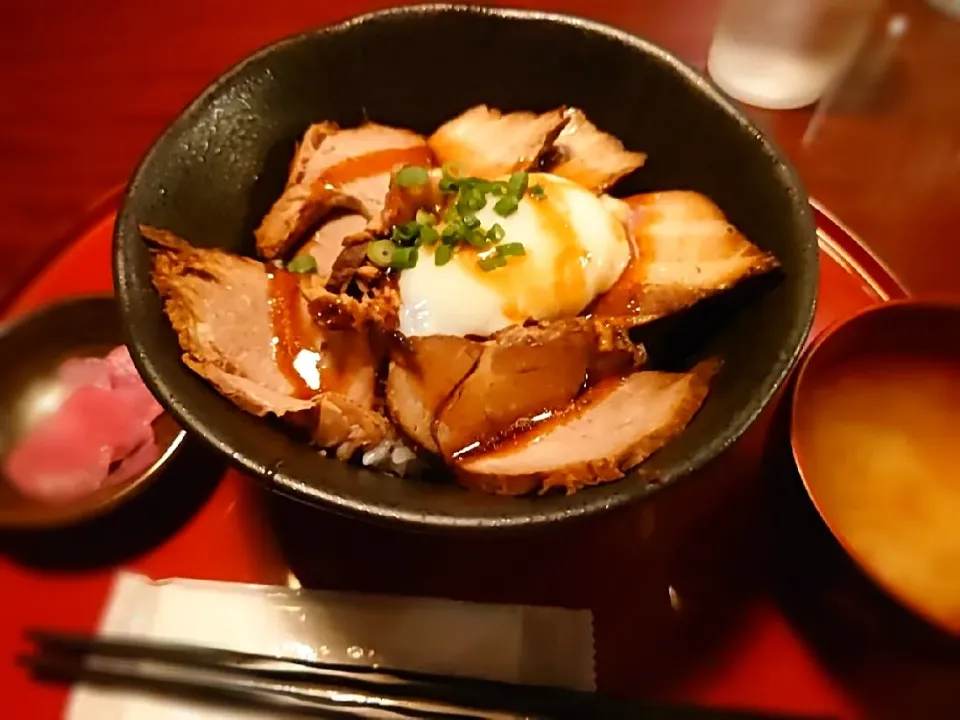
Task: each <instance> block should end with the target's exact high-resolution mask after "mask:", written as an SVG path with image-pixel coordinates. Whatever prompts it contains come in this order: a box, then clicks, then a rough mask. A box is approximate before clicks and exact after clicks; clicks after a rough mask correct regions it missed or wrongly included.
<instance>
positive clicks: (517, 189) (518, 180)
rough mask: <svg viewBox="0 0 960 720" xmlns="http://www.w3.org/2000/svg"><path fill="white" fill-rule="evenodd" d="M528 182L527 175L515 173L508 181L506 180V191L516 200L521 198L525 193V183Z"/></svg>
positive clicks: (528, 177)
mask: <svg viewBox="0 0 960 720" xmlns="http://www.w3.org/2000/svg"><path fill="white" fill-rule="evenodd" d="M529 181H530V175H529V173H525V172H515V173H513V175H511V176H510V179H509V180H507V190H508V191H509V193H510V194H511V195H513V196H515V197H517V198H519V197H522V196H523V193H524V192H526V189H527V183H528V182H529Z"/></svg>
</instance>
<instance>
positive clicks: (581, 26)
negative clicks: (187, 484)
mask: <svg viewBox="0 0 960 720" xmlns="http://www.w3.org/2000/svg"><path fill="white" fill-rule="evenodd" d="M477 103H487V104H489V105H492V106H494V107H498V108H501V109H505V110H511V109H530V110H540V111H544V110H547V109H550V108H554V107H556V106H558V105H563V104H568V105H576V106H579V107H581V108H583V109H584V110H585V111H586V113H587V114H588V116H589V117H590V118H591V119H592V120H593V121H594V122H595V123H597V125H599V126H600V127H601V128H603V129H605V130H607V131H609V132H612V133H613V134H614V135H616V136H617V137H619V138H621V139H622V140H623V142H624V143H625V144H626V146H627V147H629V148H634V149H637V150H643V151H645V152H646V153H648V154H649V160H648V161H647V164H646V166H645V167H644V168H642V169H641V170H640V171H639V172H637V173H635V175H634V176H632V177H630V178H629V179H628V180H626V181H624V182H622V183H621V184H620V185H619V186H618V187H617V188H616V190H617V193H618V194H631V193H636V192H641V191H647V190H656V189H677V188H683V189H693V190H698V191H700V192H703V193H705V194H706V195H707V196H709V197H710V198H712V199H713V200H714V201H715V202H716V203H717V204H718V205H719V206H720V207H721V208H722V209H723V210H724V212H726V213H727V215H728V216H729V218H730V220H731V221H732V222H733V223H734V224H736V225H737V226H738V227H739V228H740V229H741V230H742V231H743V232H744V233H745V234H746V236H747V237H749V238H750V239H751V240H752V241H753V242H754V243H756V244H757V245H758V246H760V247H761V248H763V249H764V250H770V251H772V252H774V253H775V254H776V256H777V257H778V258H779V260H780V262H781V263H782V266H783V273H782V275H781V277H780V278H778V280H777V282H775V283H770V284H767V285H765V286H763V287H759V286H757V285H754V286H752V287H748V288H745V289H743V290H742V291H741V292H736V293H734V294H733V295H731V296H729V297H727V298H724V299H723V300H721V301H719V302H717V303H709V304H708V306H707V307H706V308H700V309H699V310H696V311H694V312H693V313H692V314H690V315H688V317H686V318H684V319H683V322H681V323H679V324H678V325H677V326H676V328H679V330H678V331H677V332H674V333H672V334H671V333H667V336H666V337H667V341H666V342H665V344H664V345H662V347H664V348H666V355H664V356H663V357H662V362H664V363H666V364H670V363H671V362H677V363H678V364H679V363H681V362H692V361H693V360H694V359H695V358H697V357H702V356H706V355H708V354H716V353H718V354H720V355H722V356H723V357H724V359H725V369H724V371H723V372H722V373H721V375H720V376H719V378H718V380H717V382H716V385H715V388H714V390H713V392H712V394H711V395H710V397H709V399H708V401H707V402H706V404H705V405H704V407H703V409H702V410H701V412H700V413H699V414H698V415H697V417H696V418H695V419H694V421H693V422H692V423H691V424H690V426H689V427H688V428H687V430H686V431H685V432H684V433H683V435H682V436H681V437H680V438H678V439H677V440H675V441H674V442H672V443H670V444H669V445H668V446H667V447H665V448H664V449H663V450H662V451H660V452H658V453H656V454H655V455H654V456H653V457H651V458H650V459H649V460H648V461H647V462H646V463H645V464H644V465H643V466H642V468H641V469H640V470H639V471H637V472H633V473H631V474H630V475H629V476H628V477H626V478H625V479H623V480H622V481H620V482H616V483H613V484H609V485H604V486H601V487H598V488H593V489H589V490H584V491H582V492H579V493H577V494H575V495H572V496H569V497H565V496H554V495H550V496H545V497H535V498H522V499H512V498H502V497H487V496H483V495H480V494H476V493H470V492H467V491H465V490H462V489H461V488H460V487H459V486H457V485H456V483H454V482H452V481H450V482H428V481H423V480H420V481H416V480H399V479H397V478H394V477H388V476H384V475H381V474H378V473H375V472H371V471H367V470H363V469H360V468H358V467H354V466H351V465H344V464H341V463H339V462H337V461H335V460H327V459H324V458H322V457H320V456H318V455H317V453H316V452H315V451H314V450H312V449H311V448H310V447H308V446H307V445H305V444H301V443H300V442H297V441H295V440H294V439H292V438H291V437H289V436H288V435H286V434H285V433H284V432H283V431H282V429H280V428H278V427H276V426H274V425H272V424H269V423H267V422H265V421H263V420H260V419H257V418H255V417H253V416H251V415H247V414H245V413H243V412H242V411H240V410H238V409H237V408H235V407H234V406H233V405H232V404H231V403H230V402H229V401H227V400H225V399H223V398H222V397H220V396H219V395H218V394H217V393H216V391H214V390H213V389H212V388H211V387H209V386H208V385H207V384H206V383H205V382H204V381H203V380H202V379H200V378H199V377H198V376H196V375H194V374H193V373H192V372H190V371H189V370H188V369H187V368H186V367H185V366H184V365H183V364H182V363H181V362H180V349H179V347H178V345H177V341H176V338H175V337H174V334H173V332H172V330H171V328H170V325H169V324H168V322H167V319H166V317H165V316H164V314H163V312H162V310H161V304H160V300H159V298H158V296H157V294H156V293H155V292H154V291H153V289H152V287H151V285H150V279H149V262H148V256H147V250H146V247H145V245H144V243H143V241H142V240H141V238H140V236H139V234H138V232H137V225H138V223H149V224H151V225H156V226H160V227H165V228H169V229H171V230H173V231H174V232H176V233H178V234H180V235H182V236H183V237H186V238H188V239H189V240H191V241H192V242H194V243H196V244H198V245H202V246H211V247H212V246H216V247H221V248H226V249H229V250H232V251H234V252H239V253H250V252H251V251H252V249H253V235H252V230H253V228H254V227H255V226H256V225H257V223H258V222H259V220H260V218H261V217H262V216H263V215H264V214H265V212H266V211H267V209H268V208H269V206H270V204H271V203H272V202H273V200H274V199H276V198H277V197H278V196H279V194H280V191H281V189H282V187H283V183H284V180H285V176H286V170H287V165H288V163H289V161H290V158H291V156H292V152H293V148H294V143H295V141H296V140H297V139H298V138H299V137H300V135H301V133H302V132H303V130H304V129H305V128H306V127H307V125H308V124H310V123H311V122H316V121H318V120H321V119H331V120H335V121H337V122H338V123H340V124H342V125H347V126H349V125H353V124H358V123H360V122H362V121H363V120H364V119H366V118H371V119H375V120H377V121H379V122H383V123H386V124H393V125H398V126H401V127H409V128H413V129H416V130H418V131H420V132H423V133H429V132H430V131H431V130H433V129H434V128H436V127H437V126H438V125H439V124H440V123H441V122H443V121H444V120H447V119H449V118H451V117H453V116H454V115H456V114H458V113H460V112H461V111H463V110H465V109H467V108H468V107H470V106H472V105H475V104H477ZM114 262H115V278H116V292H117V297H118V298H119V299H120V303H121V307H122V312H123V320H124V324H125V327H126V331H127V334H128V340H129V344H130V347H131V349H132V351H133V356H134V358H135V360H136V362H137V366H138V368H139V369H140V372H141V373H142V374H143V376H144V378H145V379H146V381H147V382H148V383H149V384H150V386H151V387H152V388H153V390H154V391H155V392H156V394H157V396H158V397H159V398H160V400H161V402H162V403H163V404H164V405H165V406H166V407H167V408H168V409H169V410H170V412H172V413H173V415H174V416H175V417H176V418H178V419H179V420H180V422H181V423H182V424H183V425H184V426H185V427H186V428H188V429H189V430H190V431H192V432H193V433H195V434H197V435H199V436H200V437H202V438H204V439H205V440H206V441H207V442H209V443H210V444H211V445H213V446H214V447H216V448H217V449H218V450H220V451H221V452H222V453H224V454H225V455H226V456H227V457H228V458H230V459H231V460H232V461H233V462H234V463H235V464H237V465H238V466H240V467H241V468H242V469H244V470H245V471H247V472H249V473H250V474H251V475H253V476H256V477H259V478H260V479H261V480H262V481H263V482H264V483H265V484H267V485H269V486H271V487H272V488H274V489H276V490H278V491H280V492H282V493H284V494H287V495H290V496H293V497H295V498H297V499H299V500H302V501H305V502H307V503H312V504H314V505H318V506H321V507H326V508H329V509H333V510H336V511H340V512H346V513H350V514H355V515H359V516H366V517H369V518H375V519H380V520H386V521H393V522H396V523H402V524H407V525H412V526H420V527H422V528H438V529H439V528H447V529H456V528H463V529H476V530H483V529H487V530H489V529H495V528H512V527H526V526H535V525H543V524H546V523H553V522H556V521H561V520H565V519H570V518H575V517H581V516H586V515H591V514H593V513H598V512H602V511H604V510H609V509H611V508H613V507H616V506H619V505H623V504H625V503H629V502H633V501H636V500H639V499H641V498H643V497H646V496H647V495H648V494H649V493H650V492H651V491H652V490H653V489H655V488H658V487H662V486H664V485H667V484H670V483H672V482H676V481H677V480H679V479H680V478H682V477H684V476H687V475H689V474H690V473H691V472H692V471H694V470H695V469H697V468H698V467H700V466H702V465H704V464H705V463H706V462H708V461H709V460H710V459H711V458H713V457H715V456H716V455H717V454H718V453H720V452H721V451H722V450H723V449H724V448H726V447H727V446H729V445H730V444H731V443H732V442H733V441H734V440H736V439H737V438H738V437H739V436H740V435H741V434H742V433H743V431H744V430H745V429H746V428H747V426H749V425H750V423H751V422H752V421H753V420H754V418H756V416H757V414H758V413H759V412H760V410H761V409H762V408H763V407H764V405H765V404H766V403H767V402H768V401H769V400H770V398H771V396H772V395H773V393H774V392H775V391H776V389H777V388H778V386H779V385H780V383H781V382H782V381H783V379H784V378H785V376H786V375H787V373H788V372H789V370H790V368H791V366H792V364H793V363H794V361H795V359H796V356H797V353H798V351H799V349H800V347H801V344H802V343H803V340H804V338H805V337H806V334H807V332H808V329H809V326H810V323H811V319H812V316H813V307H814V298H815V295H816V284H817V245H816V236H815V228H814V224H813V220H812V216H811V213H810V210H809V208H808V205H807V198H806V196H805V195H804V191H803V189H802V188H801V186H800V183H799V182H798V180H797V177H796V175H795V174H794V172H793V170H792V169H791V168H790V166H789V165H788V164H787V163H786V161H785V160H784V158H783V157H782V156H781V154H780V153H779V152H778V151H777V149H776V148H775V147H774V146H773V145H772V144H771V143H770V141H769V140H767V139H766V138H764V136H763V135H762V134H761V133H760V132H759V131H758V130H757V128H756V127H754V126H753V125H751V124H750V122H749V121H748V120H747V119H746V118H745V117H744V116H743V114H742V113H741V112H740V111H739V110H738V109H737V108H736V107H735V106H734V105H733V104H732V103H731V102H730V101H729V100H728V99H727V98H726V97H725V96H724V95H723V94H722V93H721V92H719V91H718V90H717V89H716V88H715V87H714V86H713V85H711V84H710V83H709V82H707V81H706V80H704V79H703V78H702V77H701V76H699V75H698V74H697V73H696V72H694V71H693V70H691V69H690V68H688V67H686V66H685V65H683V64H682V63H681V62H679V61H678V60H677V59H676V58H674V57H672V56H671V55H669V54H668V53H666V52H664V51H663V50H662V49H660V48H658V47H656V46H654V45H652V44H650V43H649V42H646V41H644V40H642V39H639V38H637V37H634V36H632V35H628V34H626V33H624V32H621V31H619V30H615V29H613V28H610V27H606V26H603V25H599V24H596V23H592V22H588V21H585V20H581V19H577V18H571V17H565V16H560V15H549V14H544V13H537V12H529V11H519V10H503V9H486V8H476V7H454V6H436V5H433V6H419V7H408V8H402V9H396V10H388V11H384V12H377V13H373V14H370V15H365V16H363V17H359V18H356V19H354V20H350V21H348V22H345V23H342V24H340V25H335V26H331V27H327V28H323V29H320V30H316V31H313V32H309V33H306V34H304V35H299V36H297V37H293V38H289V39H287V40H283V41H281V42H279V43H277V44H275V45H272V46H270V47H268V48H266V49H264V50H261V51H260V52H257V53H256V54H254V55H253V56H251V57H249V58H247V59H246V60H244V61H243V62H241V63H240V64H239V65H237V66H236V67H234V68H233V69H231V70H229V71H228V72H227V73H226V74H225V75H223V76H222V77H221V78H220V79H218V80H217V81H216V82H215V83H214V84H213V85H211V86H210V87H209V88H208V89H207V90H205V91H204V92H203V94H202V95H201V96H200V97H199V98H198V99H197V100H196V101H194V102H193V103H192V104H191V105H190V106H189V107H188V108H187V109H186V110H184V111H183V113H182V114H181V115H180V117H179V118H177V120H176V121H175V122H174V123H173V124H172V125H171V126H170V127H169V128H168V129H167V130H166V131H165V132H164V133H163V135H162V136H161V137H160V138H159V140H157V142H156V143H155V144H154V145H153V147H152V148H151V149H150V151H149V152H148V153H147V155H146V157H145V158H144V160H143V162H142V163H141V165H140V166H139V168H138V169H137V171H136V173H135V175H134V177H133V180H132V182H131V184H130V187H129V189H128V191H127V194H126V198H125V200H124V203H123V208H122V210H121V212H120V216H119V219H118V221H117V226H116V234H115V245H114ZM761 285H763V284H762V283H761ZM661 339H662V338H661ZM667 356H669V357H667Z"/></svg>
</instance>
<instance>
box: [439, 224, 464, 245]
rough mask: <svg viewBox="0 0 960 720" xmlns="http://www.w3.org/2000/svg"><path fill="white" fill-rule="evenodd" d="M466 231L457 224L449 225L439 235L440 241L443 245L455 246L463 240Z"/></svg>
mask: <svg viewBox="0 0 960 720" xmlns="http://www.w3.org/2000/svg"><path fill="white" fill-rule="evenodd" d="M466 236H467V229H466V228H465V227H464V226H463V225H462V224H460V223H459V222H454V223H450V224H449V225H447V226H446V227H445V228H444V229H443V232H442V233H441V234H440V240H441V241H442V242H443V243H444V244H445V245H456V244H457V243H458V242H460V241H461V240H465V239H466Z"/></svg>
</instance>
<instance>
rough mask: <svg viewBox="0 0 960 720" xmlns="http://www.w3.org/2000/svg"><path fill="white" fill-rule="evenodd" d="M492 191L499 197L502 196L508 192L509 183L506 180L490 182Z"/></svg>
mask: <svg viewBox="0 0 960 720" xmlns="http://www.w3.org/2000/svg"><path fill="white" fill-rule="evenodd" d="M490 192H492V193H493V194H494V195H496V196H497V197H502V196H503V195H506V194H507V184H506V183H505V182H501V181H499V180H498V181H497V182H494V183H490Z"/></svg>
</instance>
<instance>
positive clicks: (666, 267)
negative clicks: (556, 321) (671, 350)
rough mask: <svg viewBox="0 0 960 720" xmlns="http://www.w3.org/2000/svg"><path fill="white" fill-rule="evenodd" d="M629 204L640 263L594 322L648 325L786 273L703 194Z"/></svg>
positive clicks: (658, 196) (635, 260)
mask: <svg viewBox="0 0 960 720" xmlns="http://www.w3.org/2000/svg"><path fill="white" fill-rule="evenodd" d="M629 203H630V205H631V206H632V208H633V209H632V214H631V220H630V225H631V233H630V236H631V241H632V243H633V247H632V252H633V257H632V259H631V261H630V263H629V264H628V265H627V267H626V269H624V271H623V273H622V274H621V275H620V277H619V278H618V280H617V282H616V283H614V285H613V287H611V288H610V289H609V290H608V291H607V292H606V293H604V294H603V295H602V296H601V297H600V298H599V299H598V300H597V301H596V302H595V303H594V305H593V306H592V308H591V310H590V311H591V312H592V313H593V314H594V315H595V316H613V317H624V318H627V317H629V318H631V319H632V322H633V323H634V324H636V325H639V324H643V323H647V322H650V321H652V320H656V319H657V318H661V317H665V316H667V315H670V314H672V313H675V312H677V311H679V310H683V309H684V308H687V307H689V306H691V305H693V304H695V303H697V302H698V301H700V300H702V299H703V298H706V297H709V296H711V295H715V294H717V293H719V292H722V291H724V290H728V289H729V288H731V287H733V286H734V285H736V284H737V283H739V282H741V281H742V280H744V279H746V278H748V277H751V276H753V275H760V274H763V273H766V272H770V271H771V270H774V269H775V268H777V267H778V266H779V263H778V262H777V259H776V258H775V257H774V256H773V255H772V254H770V253H767V252H763V251H762V250H760V249H759V248H758V247H757V246H756V245H754V244H753V243H751V242H750V241H748V240H747V239H746V238H745V237H744V236H743V235H742V234H741V233H740V232H739V231H738V230H737V229H736V228H735V227H734V226H733V225H731V224H730V222H729V221H728V220H727V218H726V217H725V216H724V214H723V212H722V211H721V210H720V208H718V207H717V206H716V205H715V204H714V203H713V202H711V201H710V200H709V199H708V198H706V197H705V196H703V195H701V194H700V193H696V192H689V191H684V190H676V191H669V192H657V193H649V194H646V195H637V196H634V197H632V198H630V200H629Z"/></svg>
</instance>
